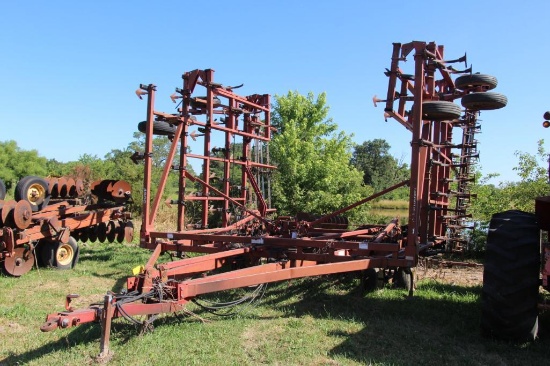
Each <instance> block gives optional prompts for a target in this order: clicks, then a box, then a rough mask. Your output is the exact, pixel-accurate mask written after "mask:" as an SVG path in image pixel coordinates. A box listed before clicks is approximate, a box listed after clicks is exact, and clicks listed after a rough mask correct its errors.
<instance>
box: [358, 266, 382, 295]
mask: <svg viewBox="0 0 550 366" xmlns="http://www.w3.org/2000/svg"><path fill="white" fill-rule="evenodd" d="M377 287H378V273H377V272H376V270H375V269H374V268H368V269H366V270H364V271H361V288H362V289H363V291H364V292H372V291H374V290H376V288H377Z"/></svg>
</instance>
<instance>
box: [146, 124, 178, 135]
mask: <svg viewBox="0 0 550 366" xmlns="http://www.w3.org/2000/svg"><path fill="white" fill-rule="evenodd" d="M146 126H147V121H141V122H140V123H138V131H139V132H143V133H145V128H146ZM175 133H176V126H175V125H173V124H170V123H168V122H166V121H153V135H160V136H173V135H174V134H175Z"/></svg>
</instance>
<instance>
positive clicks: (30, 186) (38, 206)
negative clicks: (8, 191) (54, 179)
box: [15, 176, 50, 212]
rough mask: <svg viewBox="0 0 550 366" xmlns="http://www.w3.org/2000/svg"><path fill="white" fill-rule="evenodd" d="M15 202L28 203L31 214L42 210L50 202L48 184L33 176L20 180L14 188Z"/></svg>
mask: <svg viewBox="0 0 550 366" xmlns="http://www.w3.org/2000/svg"><path fill="white" fill-rule="evenodd" d="M15 200H16V201H20V200H25V201H27V202H29V203H30V204H31V208H32V210H33V212H36V211H40V210H42V209H43V208H45V207H46V206H47V205H48V202H49V201H50V193H49V190H48V182H46V180H45V179H43V178H40V177H35V176H28V177H25V178H23V179H21V180H20V181H19V182H18V183H17V185H16V186H15Z"/></svg>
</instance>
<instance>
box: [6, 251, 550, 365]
mask: <svg viewBox="0 0 550 366" xmlns="http://www.w3.org/2000/svg"><path fill="white" fill-rule="evenodd" d="M148 256H149V253H148V252H147V251H144V250H142V249H140V248H137V247H136V246H135V245H121V244H99V243H96V244H88V245H86V246H83V247H82V250H81V263H80V264H79V265H78V266H77V268H75V269H74V270H72V271H55V270H49V269H41V270H39V271H38V270H33V271H31V272H29V273H28V274H26V275H24V276H23V277H21V278H11V277H3V276H2V277H0V286H1V288H2V290H1V292H0V365H22V364H25V365H83V364H93V363H94V357H95V356H97V354H98V352H99V339H100V327H99V325H98V324H87V325H82V326H80V327H77V328H71V329H65V330H57V331H54V332H51V333H41V332H40V331H39V327H40V325H42V323H43V321H44V319H45V317H46V314H48V313H52V312H54V311H60V310H62V309H63V302H64V296H65V295H66V294H67V293H79V294H80V295H81V298H78V299H76V300H74V304H75V307H77V308H81V307H87V306H88V304H90V303H92V302H96V301H101V299H102V298H103V295H104V294H105V292H106V291H107V290H110V289H115V290H116V291H118V290H120V289H121V288H122V287H123V286H124V283H125V282H124V278H125V277H126V276H128V275H130V274H131V270H132V268H133V267H135V266H138V265H142V264H144V263H145V261H146V260H147V258H148ZM405 295H406V292H405V291H401V290H393V289H390V288H383V289H380V290H377V291H375V292H373V293H370V294H368V295H363V294H361V293H360V292H359V291H358V283H357V280H353V279H349V278H346V277H337V276H326V277H315V278H309V279H304V280H295V281H292V282H285V283H279V284H276V285H270V286H269V287H268V290H267V292H266V293H265V295H264V297H263V299H262V301H261V303H260V304H259V305H258V306H255V307H248V308H246V309H244V311H243V312H242V313H240V314H239V315H237V316H235V317H229V318H216V317H213V316H211V315H208V314H205V313H203V312H201V311H200V310H199V309H197V308H196V307H190V310H192V311H194V312H195V313H196V314H198V315H199V316H200V317H202V318H203V319H207V320H208V321H207V322H206V323H203V322H202V321H201V320H199V319H198V318H197V317H193V316H181V317H177V316H174V315H166V316H163V317H161V318H160V319H158V320H157V321H156V322H155V331H154V332H153V333H148V334H145V335H142V336H139V335H138V333H139V330H137V329H136V328H135V327H134V326H133V325H130V324H128V323H126V322H125V321H123V320H122V319H117V320H115V322H114V325H113V331H112V336H111V349H112V350H113V351H114V356H113V359H112V360H111V362H110V364H112V365H170V364H173V365H195V364H196V365H239V366H241V365H259V364H267V365H365V364H373V365H418V364H422V365H441V364H445V365H526V364H547V363H548V359H549V357H550V336H549V335H547V333H545V332H544V330H545V329H548V328H549V325H550V324H549V320H548V317H547V316H543V317H542V319H541V325H542V327H543V332H542V334H541V338H540V339H539V340H538V341H536V342H534V343H526V344H514V343H506V342H499V341H493V340H487V339H485V338H482V337H481V336H480V332H479V317H480V304H479V295H480V288H479V287H459V286H450V285H445V284H441V283H438V282H433V281H432V282H430V281H425V282H420V283H418V284H417V291H416V294H415V297H414V298H412V299H411V298H407V297H406V296H405Z"/></svg>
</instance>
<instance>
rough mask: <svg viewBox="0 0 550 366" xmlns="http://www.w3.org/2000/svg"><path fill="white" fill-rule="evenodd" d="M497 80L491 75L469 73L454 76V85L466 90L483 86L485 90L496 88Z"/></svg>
mask: <svg viewBox="0 0 550 366" xmlns="http://www.w3.org/2000/svg"><path fill="white" fill-rule="evenodd" d="M497 85H498V80H497V78H496V77H494V76H492V75H484V74H471V75H462V76H459V77H457V78H456V80H455V87H456V88H457V89H460V90H467V89H471V88H476V87H479V86H481V87H483V88H484V89H485V90H491V89H494V88H496V87H497Z"/></svg>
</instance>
